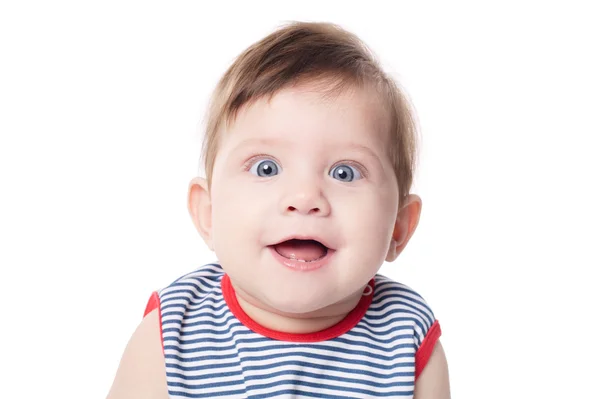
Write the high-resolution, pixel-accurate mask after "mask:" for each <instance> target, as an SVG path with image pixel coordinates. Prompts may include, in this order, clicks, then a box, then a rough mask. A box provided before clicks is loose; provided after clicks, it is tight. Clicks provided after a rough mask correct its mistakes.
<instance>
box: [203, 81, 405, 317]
mask: <svg viewBox="0 0 600 399" xmlns="http://www.w3.org/2000/svg"><path fill="white" fill-rule="evenodd" d="M385 120H387V117H386V114H385V113H384V111H383V110H382V107H381V106H380V105H379V102H378V101H377V99H376V97H375V96H374V95H372V94H368V93H365V92H361V91H356V90H353V91H352V92H347V93H344V94H342V95H340V96H339V97H334V98H332V99H328V100H325V99H323V96H322V94H321V93H319V92H316V91H314V90H311V87H309V86H305V87H303V88H293V89H287V90H284V91H281V92H280V93H278V94H277V95H275V96H274V97H273V98H272V99H271V101H270V102H268V101H267V100H266V99H265V100H259V101H257V102H256V103H254V104H252V105H251V106H249V107H245V108H243V109H242V111H241V112H240V113H239V114H238V116H237V118H236V121H235V123H234V124H233V125H232V126H231V127H230V128H229V130H228V131H227V132H225V133H224V134H223V137H222V140H221V143H220V147H219V152H218V154H217V157H216V160H215V165H214V169H213V176H212V188H211V193H210V198H211V203H212V211H211V215H212V218H211V219H212V226H211V238H210V239H211V243H212V247H213V249H214V251H215V253H216V255H217V257H218V259H219V261H220V262H221V264H222V266H223V268H224V270H225V271H226V272H227V273H228V274H229V275H230V277H231V280H232V281H233V282H234V284H235V285H237V286H239V287H240V288H242V289H243V291H244V292H245V293H246V294H247V295H251V296H252V297H253V298H255V299H256V300H258V301H260V302H261V303H262V304H265V305H266V306H268V307H271V308H272V309H276V310H278V311H279V312H286V313H308V312H312V311H315V310H318V309H323V308H325V307H327V306H329V305H332V304H334V303H337V302H339V301H342V300H345V299H347V298H349V297H351V296H352V295H356V293H357V291H362V288H363V287H364V286H365V284H367V282H368V281H369V280H370V278H371V277H372V276H373V275H374V274H375V273H376V272H377V270H378V269H379V268H380V266H381V265H382V263H383V261H384V259H385V257H386V254H387V252H388V249H389V246H390V242H391V237H392V231H393V228H394V222H395V220H396V215H397V212H398V189H397V184H396V177H395V175H394V170H393V168H392V164H391V162H390V160H389V157H388V155H387V153H388V149H387V146H388V145H389V140H388V136H387V132H385V129H386V124H385V123H384V122H382V121H385ZM293 238H296V240H293ZM316 241H318V242H319V243H320V244H319V243H317V242H316ZM321 244H322V245H321Z"/></svg>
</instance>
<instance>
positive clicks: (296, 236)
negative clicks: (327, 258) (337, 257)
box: [271, 234, 335, 249]
mask: <svg viewBox="0 0 600 399" xmlns="http://www.w3.org/2000/svg"><path fill="white" fill-rule="evenodd" d="M289 240H313V241H318V242H320V243H321V244H323V245H324V246H326V247H327V248H328V249H335V248H334V247H333V245H334V244H333V243H332V242H331V241H330V240H329V239H327V238H325V237H323V236H319V235H311V234H293V235H290V236H286V237H284V238H283V239H281V240H279V241H277V242H275V243H273V244H271V246H273V245H277V244H281V243H282V242H285V241H289Z"/></svg>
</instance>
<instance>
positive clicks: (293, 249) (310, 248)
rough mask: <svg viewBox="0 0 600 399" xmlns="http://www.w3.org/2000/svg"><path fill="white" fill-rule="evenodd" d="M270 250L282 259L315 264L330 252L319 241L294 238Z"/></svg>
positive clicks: (273, 246)
mask: <svg viewBox="0 0 600 399" xmlns="http://www.w3.org/2000/svg"><path fill="white" fill-rule="evenodd" d="M272 248H273V249H274V250H275V251H276V252H277V253H278V254H279V255H281V256H283V257H284V258H288V259H292V260H295V261H298V262H315V261H317V260H320V259H323V258H324V257H325V256H326V255H327V253H328V252H329V250H330V249H329V248H327V247H326V246H325V245H323V244H321V243H320V242H319V241H316V240H300V239H295V238H294V239H291V240H287V241H283V242H280V243H279V244H275V245H272Z"/></svg>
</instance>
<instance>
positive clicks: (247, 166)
mask: <svg viewBox="0 0 600 399" xmlns="http://www.w3.org/2000/svg"><path fill="white" fill-rule="evenodd" d="M259 159H272V160H273V161H275V162H277V164H279V165H281V162H279V160H278V159H277V158H275V157H273V156H271V155H267V154H258V155H254V156H253V157H252V158H250V159H248V160H247V161H246V162H244V170H245V171H246V172H247V171H249V170H250V168H251V167H252V165H254V163H255V162H256V161H258V160H259Z"/></svg>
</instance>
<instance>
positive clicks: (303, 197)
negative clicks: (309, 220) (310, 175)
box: [280, 181, 331, 216]
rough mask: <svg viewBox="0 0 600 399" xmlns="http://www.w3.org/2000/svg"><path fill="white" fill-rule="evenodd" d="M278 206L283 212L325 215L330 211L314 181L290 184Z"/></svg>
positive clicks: (327, 202)
mask: <svg viewBox="0 0 600 399" xmlns="http://www.w3.org/2000/svg"><path fill="white" fill-rule="evenodd" d="M280 208H281V211H282V213H284V214H294V213H299V214H303V215H314V216H327V215H329V214H330V213H331V206H330V204H329V201H327V198H326V197H325V196H324V195H323V192H322V190H321V189H320V187H319V186H318V185H317V184H315V182H314V181H313V182H312V183H311V182H307V183H304V184H295V185H294V184H292V185H290V186H289V187H288V189H287V193H286V195H284V196H283V198H282V199H281V205H280Z"/></svg>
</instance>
